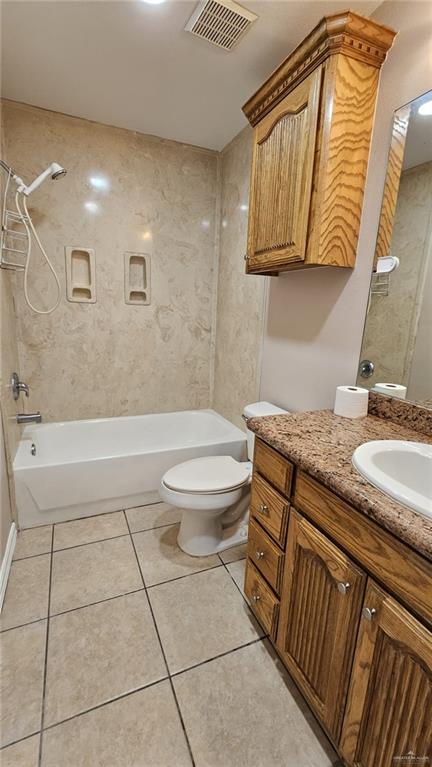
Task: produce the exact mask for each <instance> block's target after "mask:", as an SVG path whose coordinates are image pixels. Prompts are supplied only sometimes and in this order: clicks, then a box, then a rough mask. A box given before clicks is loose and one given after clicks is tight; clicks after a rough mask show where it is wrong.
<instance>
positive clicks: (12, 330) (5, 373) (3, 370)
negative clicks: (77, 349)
mask: <svg viewBox="0 0 432 767" xmlns="http://www.w3.org/2000/svg"><path fill="white" fill-rule="evenodd" d="M2 128H3V112H2V110H1V109H0V134H1V156H2V157H3V156H4V131H3V130H2ZM4 184H5V175H4V173H3V172H2V173H1V181H0V199H1V200H2V201H3V194H4ZM13 280H14V273H13V272H12V271H8V270H6V269H0V405H1V407H0V432H1V433H0V562H1V561H2V558H3V553H4V550H5V547H6V542H7V537H8V534H9V528H10V524H11V521H12V518H13V516H14V502H15V499H14V487H13V483H12V482H9V481H8V478H9V477H11V476H12V461H13V458H14V456H15V453H16V449H17V447H18V442H19V438H20V430H21V427H20V426H18V425H17V422H16V414H17V413H18V412H19V411H20V410H21V408H22V405H23V402H22V399H23V397H22V396H21V397H19V399H18V400H17V401H15V400H14V399H13V397H12V394H11V389H10V377H11V374H12V373H13V372H14V371H16V372H17V373H20V367H19V361H18V342H17V318H16V312H15V303H14V298H13Z"/></svg>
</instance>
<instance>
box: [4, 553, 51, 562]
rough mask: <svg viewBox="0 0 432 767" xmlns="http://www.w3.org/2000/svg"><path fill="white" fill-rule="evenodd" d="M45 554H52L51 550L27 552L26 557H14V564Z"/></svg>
mask: <svg viewBox="0 0 432 767" xmlns="http://www.w3.org/2000/svg"><path fill="white" fill-rule="evenodd" d="M45 554H51V551H49V550H48V551H38V553H37V554H27V556H26V557H14V558H13V560H12V564H15V562H23V561H24V560H25V559H34V558H35V557H43V556H45Z"/></svg>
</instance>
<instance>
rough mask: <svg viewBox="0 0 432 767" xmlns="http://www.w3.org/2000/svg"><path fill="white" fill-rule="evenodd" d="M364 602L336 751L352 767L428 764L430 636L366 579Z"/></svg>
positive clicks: (431, 740) (431, 736)
mask: <svg viewBox="0 0 432 767" xmlns="http://www.w3.org/2000/svg"><path fill="white" fill-rule="evenodd" d="M364 605H365V608H366V609H365V610H364V615H363V617H362V620H361V621H360V631H359V638H358V644H357V649H356V654H355V659H354V665H353V672H352V677H351V684H350V690H349V695H348V702H347V708H346V713H345V719H344V724H343V730H342V738H341V744H340V748H341V753H342V755H343V756H344V758H345V759H346V760H347V762H348V764H350V765H355V766H356V767H395V766H396V765H398V764H400V765H407V767H413V765H419V764H422V765H427V764H432V714H431V712H432V634H431V633H430V632H429V631H428V630H427V629H426V628H425V627H424V626H422V625H421V624H420V623H419V622H418V621H417V620H416V619H415V618H413V617H412V615H410V614H409V613H408V612H407V611H406V610H405V609H404V608H403V607H401V605H399V604H398V603H397V602H396V601H395V600H394V599H393V598H392V597H390V596H388V595H387V594H385V592H383V591H382V590H381V589H380V588H379V587H378V586H377V585H376V584H375V583H373V582H372V581H370V582H369V583H368V587H367V589H366V595H365V601H364ZM373 610H374V611H375V613H374V614H372V613H371V612H367V611H373Z"/></svg>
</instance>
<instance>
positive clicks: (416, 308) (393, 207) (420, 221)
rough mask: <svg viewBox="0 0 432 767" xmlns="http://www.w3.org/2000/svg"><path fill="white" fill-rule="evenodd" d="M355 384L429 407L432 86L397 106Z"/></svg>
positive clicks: (431, 374)
mask: <svg viewBox="0 0 432 767" xmlns="http://www.w3.org/2000/svg"><path fill="white" fill-rule="evenodd" d="M357 383H358V385H359V386H364V387H366V388H370V389H374V390H375V391H379V392H380V393H381V394H385V393H387V394H390V395H393V396H399V397H401V398H403V399H407V400H410V401H411V402H416V403H417V404H420V405H423V406H426V407H429V408H432V91H429V93H426V94H424V95H423V96H421V97H420V98H418V99H416V100H415V101H412V102H411V103H410V104H407V105H405V106H403V107H401V108H400V109H398V110H397V112H395V116H394V122H393V132H392V140H391V146H390V152H389V158H388V165H387V175H386V182H385V187H384V194H383V201H382V207H381V216H380V223H379V230H378V236H377V243H376V250H375V257H374V266H373V271H372V277H371V283H370V291H369V301H368V307H367V312H366V321H365V328H364V333H363V342H362V348H361V353H360V364H359V372H358V379H357ZM382 383H384V384H390V386H386V387H380V386H379V384H382Z"/></svg>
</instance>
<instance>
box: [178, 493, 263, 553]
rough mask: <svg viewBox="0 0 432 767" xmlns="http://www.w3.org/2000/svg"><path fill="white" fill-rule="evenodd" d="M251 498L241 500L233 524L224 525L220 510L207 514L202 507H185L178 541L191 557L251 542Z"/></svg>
mask: <svg viewBox="0 0 432 767" xmlns="http://www.w3.org/2000/svg"><path fill="white" fill-rule="evenodd" d="M248 502H249V497H248V496H246V497H245V498H242V499H241V501H239V505H240V504H241V506H240V508H239V515H238V518H237V520H236V521H235V522H234V523H233V524H232V525H230V526H229V527H224V526H223V521H224V519H223V517H224V515H223V514H221V512H220V509H219V510H217V511H214V512H211V511H210V512H209V511H207V510H206V512H205V513H204V514H203V512H202V511H201V510H191V509H184V510H183V516H182V520H181V523H180V530H179V534H178V537H177V543H178V545H179V547H180V548H181V550H182V551H184V552H185V553H186V554H189V555H190V556H191V557H208V556H211V554H218V553H219V552H220V551H225V550H226V549H230V548H232V547H233V546H238V545H239V544H241V543H246V541H247V534H248V533H247V522H248V516H249V514H248V505H249V503H248Z"/></svg>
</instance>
